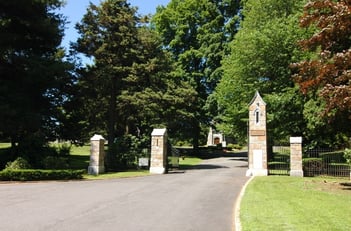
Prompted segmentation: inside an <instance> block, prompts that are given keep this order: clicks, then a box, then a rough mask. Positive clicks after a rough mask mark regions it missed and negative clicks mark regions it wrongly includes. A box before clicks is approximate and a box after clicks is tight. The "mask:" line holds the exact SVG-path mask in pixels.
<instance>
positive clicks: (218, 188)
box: [0, 158, 248, 231]
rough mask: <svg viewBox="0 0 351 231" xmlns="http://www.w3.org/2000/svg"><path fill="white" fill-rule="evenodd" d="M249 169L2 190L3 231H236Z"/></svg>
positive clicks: (232, 163) (229, 162) (215, 162)
mask: <svg viewBox="0 0 351 231" xmlns="http://www.w3.org/2000/svg"><path fill="white" fill-rule="evenodd" d="M246 169H247V163H246V162H244V161H240V160H234V159H233V158H216V159H212V160H206V161H204V162H203V163H202V164H201V165H200V166H198V167H196V168H195V169H191V170H186V171H184V172H174V173H170V174H167V175H153V176H146V177H137V178H124V179H115V180H101V181H73V182H46V183H18V184H16V183H15V184H0V230H7V231H11V230H21V231H22V230H25V231H32V230H33V231H34V230H35V231H41V230H45V231H47V230H60V231H64V230H70V231H71V230H79V231H80V230H86V231H90V230H118V231H124V230H126V231H139V230H145V231H149V230H152V231H158V230H162V231H164V230H170V231H173V230H177V231H178V230H182V231H188V230H194V231H221V230H223V231H230V230H232V227H233V209H234V204H235V199H236V197H237V195H238V194H239V192H240V189H241V187H242V186H243V185H244V184H245V182H246V181H247V180H248V178H247V177H245V171H246Z"/></svg>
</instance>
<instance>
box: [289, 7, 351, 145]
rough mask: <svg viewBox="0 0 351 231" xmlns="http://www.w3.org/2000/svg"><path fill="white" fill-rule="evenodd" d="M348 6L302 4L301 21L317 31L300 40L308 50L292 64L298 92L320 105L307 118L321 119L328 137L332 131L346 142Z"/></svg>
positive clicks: (350, 65) (349, 54)
mask: <svg viewBox="0 0 351 231" xmlns="http://www.w3.org/2000/svg"><path fill="white" fill-rule="evenodd" d="M350 6H351V2H350V1H331V0H323V1H310V2H308V3H307V4H306V5H305V7H304V15H303V17H302V18H301V20H300V25H301V27H303V28H316V30H317V32H316V33H314V34H313V35H312V36H310V37H309V38H306V39H304V40H302V41H301V42H300V44H301V46H302V48H303V49H304V50H306V51H308V52H310V56H309V58H307V59H304V60H303V61H301V62H297V63H294V64H293V67H294V68H295V73H296V74H295V75H294V78H295V81H296V82H297V83H298V84H299V86H300V89H301V92H302V93H303V94H305V95H306V96H307V97H308V98H310V101H312V100H313V101H315V103H314V104H315V105H317V104H318V105H319V106H318V107H314V108H315V109H316V110H315V111H316V112H318V113H314V116H313V117H314V118H312V117H311V116H310V118H311V119H310V121H311V122H313V123H312V124H316V123H320V122H322V124H321V125H322V126H319V127H320V128H322V129H324V131H328V132H327V133H328V134H329V135H328V136H329V137H330V136H331V135H332V134H333V135H334V137H340V138H338V139H334V141H332V142H334V143H338V144H343V143H345V141H346V140H347V136H349V135H350V132H349V131H348V130H349V129H345V128H346V127H347V125H346V124H348V123H349V118H348V117H349V115H350V109H351V100H350V99H351V98H350V96H351V95H350V92H351V89H350V79H351V75H350V68H351V61H350V60H351V59H350V58H351V51H350V45H351V40H350V34H351V29H350V28H351V27H350V26H351V10H350V9H351V8H350ZM310 104H311V103H310ZM320 117H323V118H320ZM322 120H324V122H323V121H322ZM312 124H311V123H310V126H311V125H312ZM317 126H318V125H317ZM324 133H325V132H324ZM328 136H327V139H328ZM331 140H333V139H332V138H331Z"/></svg>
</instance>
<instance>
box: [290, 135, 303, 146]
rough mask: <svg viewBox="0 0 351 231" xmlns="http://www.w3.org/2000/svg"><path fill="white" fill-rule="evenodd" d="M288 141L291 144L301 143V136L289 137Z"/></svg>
mask: <svg viewBox="0 0 351 231" xmlns="http://www.w3.org/2000/svg"><path fill="white" fill-rule="evenodd" d="M290 143H291V144H301V143H302V137H301V136H298V137H290Z"/></svg>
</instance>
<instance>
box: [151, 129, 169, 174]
mask: <svg viewBox="0 0 351 231" xmlns="http://www.w3.org/2000/svg"><path fill="white" fill-rule="evenodd" d="M166 167H167V130H166V129H165V128H162V129H154V130H153V131H152V133H151V159H150V173H152V174H164V173H166Z"/></svg>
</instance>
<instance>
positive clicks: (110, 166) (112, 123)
mask: <svg viewBox="0 0 351 231" xmlns="http://www.w3.org/2000/svg"><path fill="white" fill-rule="evenodd" d="M111 80H112V81H111V92H110V99H109V105H108V124H107V132H108V134H107V136H108V137H107V140H108V151H107V153H106V162H105V163H106V169H107V170H116V168H117V157H116V155H117V153H115V151H114V150H115V148H114V140H115V133H116V121H117V119H116V116H117V113H116V107H117V102H116V100H117V93H116V90H117V86H116V85H117V81H116V79H115V78H112V79H111Z"/></svg>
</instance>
